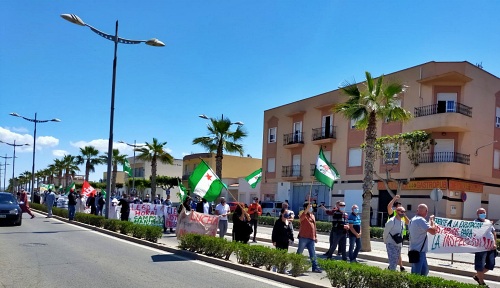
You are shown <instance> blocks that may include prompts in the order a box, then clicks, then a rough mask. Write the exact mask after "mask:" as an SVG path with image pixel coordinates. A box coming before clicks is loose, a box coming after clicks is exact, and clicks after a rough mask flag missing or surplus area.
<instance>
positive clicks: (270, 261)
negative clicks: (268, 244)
mask: <svg viewBox="0 0 500 288" xmlns="http://www.w3.org/2000/svg"><path fill="white" fill-rule="evenodd" d="M277 253H279V250H278V249H272V248H269V249H266V250H264V255H263V257H264V260H263V262H264V264H263V266H264V267H265V268H266V270H267V271H269V270H271V268H273V266H274V262H275V261H274V259H275V258H276V254H277Z"/></svg>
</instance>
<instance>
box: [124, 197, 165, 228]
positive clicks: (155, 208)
mask: <svg viewBox="0 0 500 288" xmlns="http://www.w3.org/2000/svg"><path fill="white" fill-rule="evenodd" d="M128 221H130V222H132V223H135V224H142V225H150V226H160V227H163V205H161V204H152V203H144V204H132V203H130V214H129V216H128Z"/></svg>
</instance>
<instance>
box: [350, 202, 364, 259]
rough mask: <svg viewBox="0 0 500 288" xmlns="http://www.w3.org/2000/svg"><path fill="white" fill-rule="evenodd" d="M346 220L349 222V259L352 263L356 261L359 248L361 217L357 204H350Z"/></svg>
mask: <svg viewBox="0 0 500 288" xmlns="http://www.w3.org/2000/svg"><path fill="white" fill-rule="evenodd" d="M347 221H348V223H349V261H351V263H352V262H357V260H356V258H358V253H359V250H361V217H360V216H359V208H358V205H356V204H354V205H352V207H351V214H349V216H348V218H347ZM354 247H356V248H354Z"/></svg>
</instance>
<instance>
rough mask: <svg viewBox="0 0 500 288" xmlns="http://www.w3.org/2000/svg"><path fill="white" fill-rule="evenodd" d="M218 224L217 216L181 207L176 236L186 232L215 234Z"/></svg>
mask: <svg viewBox="0 0 500 288" xmlns="http://www.w3.org/2000/svg"><path fill="white" fill-rule="evenodd" d="M218 226H219V216H216V215H208V214H203V213H198V212H195V211H189V212H186V210H185V209H182V211H181V213H180V214H179V216H178V218H177V230H176V232H177V238H179V237H180V236H182V235H184V234H188V233H194V234H201V235H209V236H215V235H216V234H217V227H218Z"/></svg>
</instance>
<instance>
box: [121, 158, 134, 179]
mask: <svg viewBox="0 0 500 288" xmlns="http://www.w3.org/2000/svg"><path fill="white" fill-rule="evenodd" d="M123 172H127V174H128V177H132V167H130V163H129V162H128V160H127V159H125V162H124V163H123Z"/></svg>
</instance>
